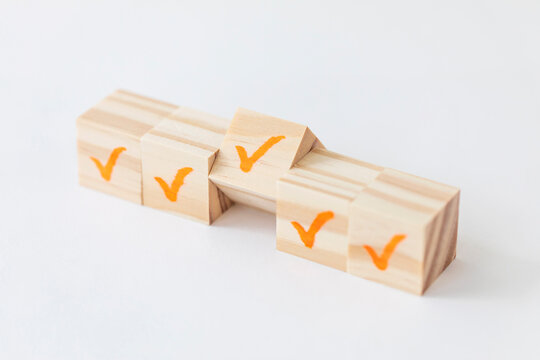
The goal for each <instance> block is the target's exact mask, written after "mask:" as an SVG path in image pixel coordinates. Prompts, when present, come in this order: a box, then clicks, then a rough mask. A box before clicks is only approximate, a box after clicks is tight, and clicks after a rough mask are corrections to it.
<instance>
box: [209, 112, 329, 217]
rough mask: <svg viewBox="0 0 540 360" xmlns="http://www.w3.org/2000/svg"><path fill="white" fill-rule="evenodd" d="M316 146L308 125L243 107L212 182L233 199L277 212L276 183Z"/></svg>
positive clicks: (212, 173) (227, 135)
mask: <svg viewBox="0 0 540 360" xmlns="http://www.w3.org/2000/svg"><path fill="white" fill-rule="evenodd" d="M315 147H322V144H320V143H319V141H318V140H317V138H316V137H315V135H313V133H312V132H311V131H310V130H309V128H308V127H307V126H304V125H300V124H296V123H293V122H290V121H286V120H282V119H279V118H275V117H272V116H268V115H263V114H259V113H257V112H254V111H251V110H246V109H242V108H240V109H238V110H237V112H236V114H235V115H234V118H233V120H232V122H231V125H230V127H229V129H228V130H227V134H226V135H225V139H224V140H223V143H222V144H221V147H220V151H219V154H218V157H217V159H216V162H215V164H214V167H213V168H212V171H211V172H210V179H211V180H212V181H213V182H214V183H216V184H217V185H218V187H219V188H220V190H222V191H223V192H224V193H225V194H226V195H227V196H228V197H229V198H231V199H232V200H234V201H236V202H239V203H243V204H247V205H250V206H252V207H256V208H259V209H262V210H265V211H269V212H272V213H273V212H275V209H276V181H277V180H278V179H279V178H280V177H281V175H283V173H284V172H285V171H287V170H288V169H290V168H291V166H292V165H294V164H295V163H296V162H297V161H298V160H300V159H301V158H302V157H303V156H304V155H305V154H307V153H308V152H309V151H310V150H311V149H312V148H315Z"/></svg>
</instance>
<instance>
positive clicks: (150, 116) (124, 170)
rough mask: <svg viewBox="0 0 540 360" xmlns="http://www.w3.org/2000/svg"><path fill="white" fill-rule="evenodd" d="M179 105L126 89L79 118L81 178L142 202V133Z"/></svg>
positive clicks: (113, 193)
mask: <svg viewBox="0 0 540 360" xmlns="http://www.w3.org/2000/svg"><path fill="white" fill-rule="evenodd" d="M176 108H177V107H176V106H175V105H171V104H168V103H165V102H162V101H157V100H153V99H150V98H147V97H144V96H140V95H136V94H133V93H130V92H127V91H124V90H118V91H116V92H114V93H113V94H111V95H109V96H107V97H106V98H105V99H104V100H102V101H101V102H100V103H98V104H97V105H96V106H94V107H93V108H91V109H90V110H88V111H87V112H85V113H84V114H82V115H81V116H80V117H79V118H78V119H77V147H78V162H79V182H80V184H81V185H84V186H87V187H90V188H93V189H96V190H99V191H103V192H106V193H109V194H112V195H115V196H118V197H121V198H124V199H126V200H130V201H133V202H135V203H139V204H140V203H141V201H142V198H141V149H140V140H141V137H142V136H143V135H144V134H145V133H146V132H147V131H148V130H150V129H151V128H152V127H153V126H155V125H156V124H158V123H159V121H160V120H161V119H162V118H163V117H164V116H166V115H168V114H170V113H171V112H172V111H173V110H175V109H176Z"/></svg>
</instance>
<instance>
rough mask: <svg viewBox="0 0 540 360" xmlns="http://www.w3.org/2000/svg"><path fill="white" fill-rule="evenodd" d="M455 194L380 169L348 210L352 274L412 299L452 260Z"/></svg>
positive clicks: (350, 269) (447, 188) (438, 185)
mask: <svg viewBox="0 0 540 360" xmlns="http://www.w3.org/2000/svg"><path fill="white" fill-rule="evenodd" d="M458 210H459V190H458V189H456V188H453V187H450V186H447V185H443V184H439V183H436V182H434V181H430V180H426V179H422V178H419V177H416V176H413V175H408V174H405V173H402V172H399V171H396V170H391V169H385V170H384V171H383V172H382V173H381V174H380V175H379V176H378V177H377V179H376V180H375V181H374V182H372V183H371V184H370V185H369V186H368V187H367V188H366V189H364V190H363V191H362V192H361V193H360V195H359V196H358V197H357V198H356V200H355V201H354V202H353V204H352V206H351V221H350V226H349V238H350V240H349V243H350V245H349V266H348V269H349V270H348V271H349V272H350V273H351V274H354V275H358V276H361V277H364V278H367V279H370V280H375V281H378V282H381V283H384V284H386V285H390V286H393V287H396V288H399V289H402V290H405V291H409V292H412V293H415V294H423V293H424V291H425V290H426V289H427V287H428V286H429V285H430V284H431V283H432V282H433V281H434V280H435V279H436V278H437V276H438V275H439V274H440V273H441V272H442V271H443V270H444V269H445V268H446V266H448V265H449V264H450V262H451V261H452V260H453V259H454V257H455V251H456V239H457V221H458Z"/></svg>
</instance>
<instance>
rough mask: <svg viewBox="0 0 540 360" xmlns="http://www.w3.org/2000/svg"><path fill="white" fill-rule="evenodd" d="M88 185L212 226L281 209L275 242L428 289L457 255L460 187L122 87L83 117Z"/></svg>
mask: <svg viewBox="0 0 540 360" xmlns="http://www.w3.org/2000/svg"><path fill="white" fill-rule="evenodd" d="M77 128H78V156H79V179H80V183H81V184H82V185H85V186H88V187H91V188H94V189H97V190H100V191H103V192H107V193H109V194H113V195H116V196H119V197H122V198H124V199H127V200H130V201H133V202H136V203H142V204H144V205H146V206H150V207H153V208H157V209H161V210H166V211H169V212H172V213H175V214H179V215H183V216H187V217H189V218H191V219H195V220H198V221H202V222H204V223H207V224H210V223H212V222H213V221H214V220H215V219H217V217H219V216H220V215H221V214H222V213H223V212H224V211H226V210H227V208H229V207H230V206H231V205H232V204H233V203H234V202H239V203H244V204H247V205H250V206H253V207H256V208H259V209H263V210H266V211H269V212H272V213H274V212H275V213H276V219H277V220H276V224H277V227H276V229H277V241H276V246H277V248H278V249H279V250H282V251H285V252H288V253H292V254H295V255H298V256H301V257H304V258H306V259H309V260H312V261H316V262H319V263H321V264H324V265H328V266H331V267H334V268H336V269H340V270H343V271H348V272H350V273H351V274H354V275H358V276H362V277H364V278H368V279H372V280H376V281H378V282H381V283H385V284H388V285H391V286H394V287H397V288H400V289H403V290H407V291H410V292H413V293H418V294H421V293H423V292H424V291H425V290H426V289H427V287H428V286H429V285H430V284H431V283H432V282H433V281H434V280H435V279H436V278H437V276H438V275H439V274H440V273H441V272H442V271H443V270H444V268H446V266H447V265H448V264H449V263H450V262H451V261H452V260H453V259H454V257H455V249H456V239H457V217H458V207H459V190H458V189H456V188H453V187H450V186H447V185H442V184H439V183H436V182H433V181H430V180H426V179H422V178H418V177H415V176H412V175H408V174H405V173H402V172H399V171H396V170H392V169H387V168H383V167H380V166H375V165H371V164H368V163H364V162H362V161H358V160H355V159H352V158H349V157H346V156H343V155H339V154H337V153H334V152H331V151H328V150H326V149H325V148H324V146H323V145H322V144H321V143H320V141H319V140H318V139H317V137H316V136H315V135H314V134H313V133H312V132H311V131H310V129H309V128H308V127H306V126H303V125H300V124H296V123H293V122H289V121H286V120H282V119H278V118H275V117H271V116H267V115H262V114H259V113H256V112H254V111H250V110H245V109H239V110H238V111H237V112H236V114H235V115H234V117H233V119H232V121H230V120H228V119H223V118H220V117H216V116H213V115H210V114H206V113H203V112H200V111H196V110H193V109H188V108H185V107H178V106H175V105H171V104H168V103H164V102H161V101H157V100H154V99H150V98H147V97H143V96H140V95H136V94H133V93H130V92H127V91H122V90H119V91H116V92H115V93H113V94H111V95H110V96H108V97H107V98H105V99H104V100H102V101H101V102H100V103H98V104H97V105H96V106H94V107H93V108H91V109H90V110H88V111H87V112H85V113H84V114H83V115H81V116H80V117H79V118H78V120H77Z"/></svg>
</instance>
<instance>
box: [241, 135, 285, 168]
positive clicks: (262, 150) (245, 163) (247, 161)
mask: <svg viewBox="0 0 540 360" xmlns="http://www.w3.org/2000/svg"><path fill="white" fill-rule="evenodd" d="M283 139H285V136H283V135H280V136H272V137H271V138H269V139H268V140H266V141H265V143H264V144H262V145H261V146H260V147H259V148H258V149H257V150H255V152H254V153H253V155H251V157H248V156H247V152H246V149H244V147H243V146H235V147H236V151H237V152H238V157H239V158H240V169H242V171H243V172H249V171H250V170H251V168H252V167H253V164H255V162H256V161H257V160H259V159H260V158H261V157H262V156H263V155H264V154H266V152H267V151H268V150H270V148H271V147H272V146H274V145H276V144H277V143H278V142H280V141H281V140H283Z"/></svg>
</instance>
